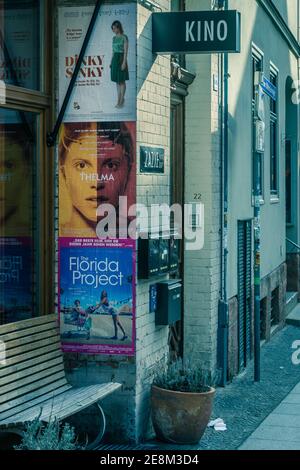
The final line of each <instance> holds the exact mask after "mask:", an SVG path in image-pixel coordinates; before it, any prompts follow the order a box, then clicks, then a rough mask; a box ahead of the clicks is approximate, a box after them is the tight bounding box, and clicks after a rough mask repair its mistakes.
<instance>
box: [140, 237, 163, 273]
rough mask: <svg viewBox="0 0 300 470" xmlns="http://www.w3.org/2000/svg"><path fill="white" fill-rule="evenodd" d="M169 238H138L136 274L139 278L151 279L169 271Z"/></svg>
mask: <svg viewBox="0 0 300 470" xmlns="http://www.w3.org/2000/svg"><path fill="white" fill-rule="evenodd" d="M169 259H170V247H169V239H167V238H162V237H161V236H159V238H147V239H142V238H140V239H139V258H138V274H139V278H140V279H151V278H153V277H156V276H160V275H163V274H167V273H168V272H169Z"/></svg>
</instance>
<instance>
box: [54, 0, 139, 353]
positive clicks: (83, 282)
mask: <svg viewBox="0 0 300 470" xmlns="http://www.w3.org/2000/svg"><path fill="white" fill-rule="evenodd" d="M92 14H93V7H91V6H82V7H79V6H76V7H61V8H59V101H60V104H61V103H62V101H63V99H64V96H65V93H66V90H67V88H68V85H69V82H70V80H71V77H72V74H73V72H74V67H75V64H76V61H77V59H78V55H79V52H80V49H81V46H82V43H83V40H84V36H85V33H86V30H87V28H88V25H89V22H90V19H91V16H92ZM136 21H137V11H136V4H134V3H128V4H124V3H122V4H110V5H103V6H102V7H101V9H100V13H99V16H98V18H97V21H96V24H95V27H94V30H93V34H92V37H91V40H90V43H89V46H88V48H87V52H86V56H85V57H84V60H83V63H82V66H81V68H80V73H79V76H78V79H77V81H76V85H75V89H74V91H73V94H72V96H71V100H70V104H69V107H68V109H67V111H66V114H65V119H64V123H63V124H62V127H61V132H60V137H59V149H58V159H59V315H60V325H61V337H62V346H63V350H64V351H69V352H82V353H87V354H89V353H91V354H97V353H98V354H125V355H134V353H135V241H134V240H132V239H130V238H129V237H128V235H127V234H125V236H124V231H122V232H121V231H120V224H122V227H124V225H125V227H126V228H127V226H128V225H129V224H130V219H129V218H127V212H126V214H125V215H124V213H123V212H122V211H121V210H120V201H121V200H123V201H124V199H125V200H126V204H127V206H128V207H130V206H131V205H132V204H135V201H136ZM120 198H121V199H120ZM121 212H122V214H121ZM108 215H109V216H110V218H108ZM124 219H125V220H124ZM120 220H121V222H120ZM103 227H104V229H103ZM125 232H126V230H125ZM121 236H122V238H121Z"/></svg>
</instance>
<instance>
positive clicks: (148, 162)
mask: <svg viewBox="0 0 300 470" xmlns="http://www.w3.org/2000/svg"><path fill="white" fill-rule="evenodd" d="M145 155H146V158H145V168H162V161H161V158H160V154H159V152H148V151H145Z"/></svg>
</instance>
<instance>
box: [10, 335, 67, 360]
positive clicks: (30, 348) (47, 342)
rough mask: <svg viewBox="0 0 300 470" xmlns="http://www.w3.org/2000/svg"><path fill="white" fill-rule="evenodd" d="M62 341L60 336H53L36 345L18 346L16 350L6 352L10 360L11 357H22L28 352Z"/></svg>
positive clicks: (37, 342)
mask: <svg viewBox="0 0 300 470" xmlns="http://www.w3.org/2000/svg"><path fill="white" fill-rule="evenodd" d="M59 341H60V338H59V336H56V337H55V336H53V337H52V336H51V337H50V338H45V339H43V340H41V341H36V342H35V343H34V344H25V345H23V346H18V347H17V348H14V349H9V350H7V351H6V352H5V354H6V358H7V359H9V358H10V357H13V356H16V357H19V356H21V355H22V354H23V353H26V352H29V351H30V352H32V353H33V351H35V350H37V349H40V348H42V347H44V346H48V345H51V344H53V343H57V342H59Z"/></svg>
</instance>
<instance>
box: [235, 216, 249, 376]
mask: <svg viewBox="0 0 300 470" xmlns="http://www.w3.org/2000/svg"><path fill="white" fill-rule="evenodd" d="M251 225H252V223H251V220H239V221H238V324H239V329H238V342H239V368H240V370H241V369H243V368H244V367H246V365H247V364H248V362H249V360H250V359H251V337H252V334H251V330H252V325H251V312H252V288H251V284H252V283H251V279H252V256H251V253H252V227H251Z"/></svg>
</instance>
